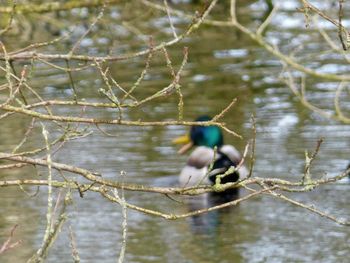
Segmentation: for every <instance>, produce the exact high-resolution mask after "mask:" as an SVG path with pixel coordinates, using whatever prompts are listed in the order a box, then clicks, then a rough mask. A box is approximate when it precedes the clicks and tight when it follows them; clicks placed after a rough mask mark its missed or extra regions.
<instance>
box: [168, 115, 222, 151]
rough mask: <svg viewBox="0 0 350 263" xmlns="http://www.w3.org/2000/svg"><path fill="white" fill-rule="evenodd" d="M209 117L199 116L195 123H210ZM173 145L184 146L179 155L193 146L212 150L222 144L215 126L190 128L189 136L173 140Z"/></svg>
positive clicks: (219, 132) (220, 135) (220, 136)
mask: <svg viewBox="0 0 350 263" xmlns="http://www.w3.org/2000/svg"><path fill="white" fill-rule="evenodd" d="M210 120H211V118H210V117H209V116H201V117H199V118H197V119H196V121H210ZM174 143H177V144H185V145H184V146H183V147H182V148H181V149H180V150H179V153H181V154H182V153H184V152H186V151H187V150H189V149H190V148H191V147H192V146H193V145H196V146H206V147H210V148H214V147H215V146H217V147H220V146H221V145H222V144H223V135H222V132H221V130H220V128H219V127H217V126H192V127H191V130H190V134H189V135H185V136H182V137H179V138H177V139H175V140H174Z"/></svg>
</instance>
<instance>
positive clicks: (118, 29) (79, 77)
mask: <svg viewBox="0 0 350 263" xmlns="http://www.w3.org/2000/svg"><path fill="white" fill-rule="evenodd" d="M174 2H175V4H174V5H173V7H174V8H179V9H182V10H187V11H188V12H192V11H194V10H197V9H200V8H201V7H200V6H198V5H195V4H191V3H187V2H189V1H174ZM241 2H242V1H241ZM319 2H321V1H319ZM297 7H299V4H298V1H283V4H281V6H280V10H279V11H278V13H277V14H276V16H275V17H274V19H273V20H272V23H271V26H270V27H269V28H268V31H267V32H266V35H265V37H266V38H267V39H268V41H269V42H271V43H274V44H277V45H278V46H279V48H280V49H281V51H283V52H284V53H291V52H295V56H297V57H301V58H302V59H300V62H301V63H303V64H305V65H306V66H309V67H311V68H313V69H317V70H319V71H321V72H331V73H343V74H348V72H349V70H350V67H349V65H348V64H346V63H345V62H343V60H342V57H341V56H340V55H336V54H334V53H333V52H327V50H329V48H328V47H327V44H326V43H325V41H324V40H323V39H322V37H321V36H320V34H319V33H318V32H317V30H315V29H314V28H313V27H312V26H311V27H310V28H305V19H304V17H303V14H301V13H299V12H296V11H295V9H296V8H297ZM326 7H327V8H328V10H331V9H330V8H331V7H333V6H332V5H331V4H329V6H326ZM228 10H229V9H228V5H227V4H224V3H223V2H220V3H219V5H218V6H217V7H216V9H215V10H214V13H213V15H214V17H215V18H216V19H226V18H227V16H226V14H227V13H228ZM238 10H239V19H240V21H242V23H243V24H244V25H246V26H248V27H249V28H254V27H256V26H257V25H258V24H259V23H260V22H261V19H262V17H263V16H264V12H265V10H266V5H265V3H264V2H263V1H256V2H255V1H249V2H246V3H244V4H239V8H238ZM97 13H98V12H97V11H96V10H95V11H91V10H90V11H89V10H88V9H83V10H82V11H79V10H78V9H77V10H74V11H72V12H71V13H69V14H68V13H64V12H62V13H57V14H55V15H52V16H50V15H47V14H46V15H30V16H28V17H27V19H24V18H23V17H22V20H23V21H22V20H21V21H22V23H23V25H25V27H24V26H23V28H19V29H18V30H19V31H20V32H21V30H22V31H23V34H21V35H20V36H19V35H9V36H8V37H7V38H4V40H3V41H4V43H5V45H6V46H8V49H9V50H15V49H16V48H19V47H23V46H25V45H26V44H28V43H32V42H34V41H47V40H49V39H52V38H54V37H55V35H56V34H57V33H59V31H57V30H58V29H57V28H58V27H64V28H66V30H69V29H73V28H74V29H75V31H74V33H73V35H72V36H71V39H70V40H65V41H63V42H59V43H58V44H56V45H55V46H54V48H53V47H52V48H46V50H45V49H44V50H45V52H51V53H54V52H58V51H60V50H67V49H69V48H71V47H72V45H73V43H75V41H77V39H79V37H80V36H81V35H82V34H83V32H84V30H86V27H87V25H88V24H89V23H88V22H89V21H92V20H93V18H94V17H95V15H96V14H97ZM346 14H347V10H346ZM57 21H59V23H58V22H57ZM122 21H124V22H127V24H124V26H122V24H121V22H122ZM173 21H174V25H175V27H176V28H177V29H178V30H179V32H181V31H182V30H183V29H184V28H186V26H187V25H188V21H187V20H184V19H180V18H174V19H173ZM344 23H345V24H348V23H349V20H347V17H346V16H344ZM320 25H321V26H322V28H324V29H325V30H328V31H329V33H330V34H332V36H334V38H333V39H334V40H335V41H338V40H337V30H336V29H335V28H333V27H332V26H331V25H329V24H327V23H326V22H322V23H321V22H320ZM136 29H137V30H139V31H140V32H142V33H143V34H144V35H140V34H139V35H135V32H136ZM24 33H25V34H24ZM150 34H152V35H153V37H154V41H155V42H156V43H160V42H161V41H165V40H167V39H171V31H169V24H168V18H167V16H166V15H165V14H164V13H162V12H158V11H154V10H153V11H152V9H150V8H149V7H145V6H143V5H142V4H140V3H138V1H130V2H129V3H127V4H119V5H116V6H114V7H113V8H106V10H105V16H104V18H103V19H102V20H101V21H100V23H98V24H97V26H96V27H95V28H94V29H93V30H92V33H91V34H89V35H87V36H86V38H85V39H84V40H83V41H82V43H81V48H80V49H79V50H78V53H82V54H91V55H96V54H107V53H108V52H111V53H112V54H119V53H122V52H128V51H135V50H139V49H141V48H142V47H144V46H145V45H146V44H145V43H143V41H144V40H145V39H146V41H147V37H146V35H150ZM18 39H20V40H21V41H19V40H18ZM337 43H338V42H337ZM184 46H187V47H188V48H189V60H188V64H187V65H186V67H185V70H184V71H183V74H182V77H181V81H180V84H181V86H182V93H183V95H184V105H185V106H184V110H185V119H187V120H193V119H195V118H196V117H197V116H199V115H203V114H208V115H212V116H213V115H215V114H216V113H218V112H220V111H221V110H222V109H223V108H224V107H225V106H226V105H228V103H230V102H231V100H232V99H233V98H237V99H238V101H237V103H236V105H235V106H234V107H233V109H232V110H231V111H230V112H229V113H228V114H227V115H226V116H225V118H224V121H225V122H226V123H227V124H228V126H229V127H230V128H232V129H233V130H234V131H236V132H238V133H239V134H241V135H242V136H243V139H242V140H241V139H238V138H236V137H232V136H229V134H225V141H226V142H227V143H231V144H233V145H235V146H236V147H237V148H238V149H239V150H241V151H243V149H244V147H245V145H246V143H247V141H249V140H250V139H251V138H252V130H251V119H250V116H251V115H252V114H254V115H255V118H256V124H257V138H256V164H255V171H254V175H256V176H259V177H277V178H282V179H288V180H297V179H298V178H300V177H301V175H302V172H303V168H304V165H305V154H304V153H305V150H308V151H309V152H312V151H313V150H314V148H315V146H316V142H317V140H318V139H319V138H320V137H323V138H324V143H323V144H322V146H321V150H320V152H319V155H318V157H317V159H316V161H315V162H314V166H313V168H312V173H313V174H314V176H315V177H322V176H332V175H336V174H339V173H341V172H342V171H343V170H344V169H345V168H346V166H347V164H348V161H349V148H350V141H349V137H350V129H349V125H345V124H342V123H339V122H336V121H331V120H328V119H325V118H323V117H321V116H319V115H318V114H316V113H313V112H310V110H308V109H305V108H304V107H303V106H301V104H300V103H299V101H298V100H297V99H296V98H295V96H294V95H293V94H292V92H291V90H290V89H289V88H288V87H287V86H286V85H285V84H284V83H283V82H282V81H281V78H280V77H281V76H280V75H281V69H282V68H281V64H280V62H279V61H278V60H277V59H276V58H274V57H273V56H272V55H271V54H269V53H268V52H266V51H265V50H264V49H263V48H261V47H260V46H258V45H257V44H256V43H254V42H252V41H251V40H250V39H249V38H248V37H247V36H246V35H244V34H242V33H241V32H239V31H237V30H234V29H232V28H227V27H224V28H217V27H212V26H207V25H203V26H202V27H201V28H200V29H199V30H198V31H196V32H195V33H194V34H193V35H191V37H188V38H186V39H185V40H184V41H183V42H180V43H179V44H177V45H175V46H172V47H171V48H169V49H168V52H169V55H170V57H171V59H172V62H173V65H174V67H175V68H178V67H179V66H180V63H181V60H182V56H183V51H182V50H183V47H184ZM57 50H58V51H57ZM25 63H28V62H21V63H19V62H16V63H15V66H16V67H17V68H18V69H20V66H21V65H23V64H25ZM3 64H4V63H3V62H1V65H3ZM72 64H73V65H75V66H76V64H74V63H72ZM57 65H60V66H63V67H64V66H65V63H62V62H59V63H57ZM144 65H145V58H144V57H140V58H136V59H132V60H129V61H122V62H113V63H111V64H110V65H109V66H110V71H111V74H112V75H113V77H114V78H115V79H116V80H117V81H118V82H119V83H120V84H121V85H122V86H123V87H126V88H130V87H131V86H132V83H133V82H134V81H135V80H136V79H137V78H138V76H139V75H140V72H141V71H142V69H143V67H144ZM1 74H2V73H1ZM32 74H33V75H32V80H31V81H30V83H31V85H32V86H33V87H35V89H36V90H37V92H38V93H39V94H40V95H41V96H43V97H44V98H46V99H49V98H50V99H72V97H73V94H72V90H71V88H70V81H69V76H68V75H67V74H65V73H64V72H62V71H60V70H59V69H55V68H53V67H51V66H49V65H46V64H44V63H40V62H38V63H36V64H35V67H34V69H33V72H32ZM72 77H73V79H74V82H75V89H76V90H77V95H78V96H79V97H80V98H85V99H86V100H87V101H103V102H107V101H106V99H105V98H103V97H102V96H101V94H100V93H99V92H98V90H99V89H100V88H101V87H102V86H103V82H102V81H101V76H100V74H99V72H98V71H97V70H96V69H92V68H89V69H86V70H83V71H81V72H73V73H72ZM0 78H1V83H4V82H5V79H4V76H1V75H0ZM171 81H172V79H171V73H170V71H169V70H168V68H167V67H166V62H165V59H164V55H163V54H162V53H157V54H155V55H154V58H153V59H152V61H151V67H150V71H149V72H148V74H147V75H146V78H145V81H144V82H142V84H141V85H140V86H139V87H138V88H137V90H136V91H135V96H137V97H138V98H142V97H146V96H148V95H150V94H152V93H153V92H155V91H157V90H160V89H162V88H163V87H165V86H166V85H168V84H169V83H170V82H171ZM306 84H307V96H308V99H309V100H310V101H312V102H313V103H315V104H316V105H318V106H319V107H322V108H325V109H329V110H332V108H333V100H334V94H335V91H336V89H337V86H338V84H337V83H334V82H331V81H328V80H319V79H313V78H308V79H307V81H306ZM341 100H342V104H341V105H342V107H343V108H344V112H345V113H349V109H350V104H349V93H344V94H343V95H342V97H341ZM177 102H178V99H177V97H176V94H174V95H172V96H169V97H166V98H160V99H157V100H154V101H152V102H150V103H146V104H144V105H143V106H142V107H140V108H137V109H127V110H125V111H124V118H125V119H130V120H138V119H139V118H142V120H159V121H160V120H174V119H176V117H177ZM54 109H55V112H56V113H57V114H62V115H63V114H67V115H68V114H69V115H76V116H78V115H79V114H80V113H81V108H73V107H71V108H69V107H60V108H58V107H57V108H54ZM85 114H86V116H92V117H96V118H97V117H98V118H116V116H117V114H116V111H115V110H108V111H106V110H103V109H101V110H98V111H95V112H94V111H93V110H92V109H87V110H86V112H85ZM29 122H30V119H26V118H24V117H23V116H19V115H18V116H17V115H16V116H15V115H14V116H12V117H10V118H8V119H3V120H0V123H1V125H0V139H1V140H0V146H1V151H11V149H13V147H14V146H15V145H16V144H18V143H19V142H20V140H21V138H22V137H21V136H22V135H23V134H24V133H25V131H26V127H27V125H28V123H29ZM84 127H86V128H87V129H88V130H89V131H92V132H93V133H92V134H91V135H90V136H87V137H85V138H81V139H78V140H74V141H71V142H69V143H67V144H66V145H65V146H64V147H63V148H62V149H61V150H60V151H59V152H58V153H57V154H56V155H55V156H54V157H53V158H54V161H56V162H62V163H67V164H71V165H76V166H79V167H82V168H86V169H91V170H94V171H99V172H100V173H102V174H103V177H106V178H112V179H113V178H116V179H120V176H119V174H120V172H121V171H125V172H126V176H125V180H127V181H129V182H134V183H139V184H144V185H151V186H176V183H177V175H178V173H179V172H180V170H181V167H183V166H184V164H185V162H186V156H179V155H177V153H176V151H177V149H176V147H175V146H174V145H172V143H171V141H172V139H173V138H175V137H177V136H179V135H182V134H184V133H185V132H186V131H187V130H188V129H187V128H186V127H181V126H169V127H143V128H142V127H140V128H139V127H125V126H112V125H110V126H103V125H101V129H103V130H104V131H106V132H108V133H111V134H114V135H116V136H114V137H108V136H106V135H105V134H103V133H101V132H100V131H99V130H98V129H96V127H95V126H87V125H81V128H84ZM47 128H48V129H49V131H50V138H52V139H53V138H55V136H57V135H58V132H57V126H56V125H53V124H47ZM40 129H41V125H40V123H39V122H37V123H36V126H35V128H34V131H35V135H33V136H31V137H30V139H29V140H28V142H27V144H26V145H25V148H26V149H32V148H34V147H39V146H43V145H44V140H43V138H42V135H41V131H40ZM46 174H47V173H46V170H44V169H39V175H40V176H42V177H43V178H45V176H46ZM36 176H37V172H36V170H35V169H34V168H32V167H27V168H25V169H22V170H18V171H15V170H4V171H1V173H0V179H1V180H4V179H11V178H21V179H24V178H35V177H36ZM66 176H73V178H75V177H77V176H75V175H68V174H67V175H66ZM55 178H57V179H61V177H60V176H59V175H58V174H55ZM25 189H26V190H27V191H28V192H29V193H31V194H33V193H35V192H36V188H25ZM245 193H246V192H245V191H244V190H242V191H241V195H244V194H245ZM54 194H55V196H56V197H57V195H58V190H55V192H54ZM289 196H291V197H293V198H295V199H296V200H298V201H301V202H304V203H306V204H314V205H315V206H317V207H318V208H320V209H322V210H324V211H327V212H328V213H331V214H333V215H335V216H338V217H346V218H349V216H350V213H349V211H350V209H349V200H350V184H349V181H348V180H347V179H345V180H342V181H340V182H337V183H335V184H329V185H326V186H322V187H320V188H317V189H316V190H314V191H312V192H308V193H299V194H291V195H289ZM0 198H1V206H0V244H1V243H2V242H3V240H5V239H6V237H7V235H8V232H9V231H10V229H11V227H12V226H13V225H15V224H18V225H19V228H18V229H17V231H16V234H15V240H17V239H21V240H22V244H21V245H20V246H18V247H17V248H15V249H13V250H10V251H8V252H6V253H5V254H3V255H2V256H1V257H0V262H25V261H26V260H27V259H28V258H29V257H30V256H31V255H32V254H33V253H34V252H35V251H36V249H37V248H38V247H39V246H40V244H41V242H42V238H43V235H44V229H45V224H46V207H47V189H46V188H45V187H41V188H40V189H39V192H38V193H37V194H36V195H34V196H32V197H29V196H28V195H27V194H26V193H24V192H23V191H22V190H20V189H19V188H17V187H12V188H10V187H6V188H1V191H0ZM176 198H177V199H182V198H181V197H176ZM126 199H127V201H128V202H129V203H131V204H135V205H139V206H142V207H146V208H150V209H156V210H160V211H163V212H169V213H170V212H172V213H176V214H181V213H185V212H188V211H189V210H191V209H194V208H197V207H202V205H203V200H202V199H201V198H194V199H191V200H188V199H187V198H184V200H183V201H184V202H180V203H179V202H175V201H174V200H172V199H170V198H167V197H165V196H162V195H159V194H152V193H138V192H127V193H126ZM67 214H68V219H67V222H66V223H65V225H64V226H63V228H62V232H61V233H60V235H59V237H58V239H57V241H56V242H55V244H54V245H53V247H52V249H51V250H50V252H49V256H48V260H47V262H72V259H71V248H70V239H69V227H71V229H72V230H73V232H74V233H75V236H76V243H77V249H78V252H79V255H80V258H81V262H106V263H109V262H116V261H117V259H118V256H119V252H120V244H121V240H122V226H121V225H122V214H121V207H120V206H118V205H116V204H113V203H110V202H108V201H106V200H105V199H104V198H103V197H101V196H100V195H99V194H97V193H92V192H88V193H86V194H85V195H84V198H80V197H79V195H78V194H77V193H74V194H73V204H72V205H71V206H69V207H68V211H67ZM349 241H350V228H349V227H344V226H339V225H337V224H336V223H334V222H332V221H329V220H327V219H324V218H321V217H319V216H316V215H314V214H311V213H310V212H308V211H306V210H303V209H301V208H298V207H295V206H292V205H291V204H288V203H284V202H282V201H280V200H276V199H273V198H271V197H269V196H265V195H261V196H259V197H257V198H253V199H251V200H248V201H247V202H243V203H241V204H240V205H239V206H236V207H232V208H229V209H223V210H219V211H215V212H211V213H208V214H204V215H201V216H196V217H190V218H186V219H179V220H175V221H167V220H165V219H161V218H158V217H154V216H150V215H145V214H142V213H140V212H135V211H132V210H128V227H127V246H126V255H125V262H133V263H136V262H140V263H141V262H142V263H144V262H170V263H171V262H193V263H197V262H349V255H350V242H349Z"/></svg>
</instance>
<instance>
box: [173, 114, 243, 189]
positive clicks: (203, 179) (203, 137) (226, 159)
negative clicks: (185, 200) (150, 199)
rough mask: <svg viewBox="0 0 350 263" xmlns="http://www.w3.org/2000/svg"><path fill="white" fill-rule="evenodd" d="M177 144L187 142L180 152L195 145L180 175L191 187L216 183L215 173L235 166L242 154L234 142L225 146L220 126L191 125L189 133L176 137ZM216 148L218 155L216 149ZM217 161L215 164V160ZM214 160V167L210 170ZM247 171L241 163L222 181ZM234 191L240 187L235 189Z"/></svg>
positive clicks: (223, 171) (232, 178) (233, 180)
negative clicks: (233, 144) (234, 145)
mask: <svg viewBox="0 0 350 263" xmlns="http://www.w3.org/2000/svg"><path fill="white" fill-rule="evenodd" d="M209 120H211V118H210V117H208V116H201V117H199V118H198V119H196V121H209ZM173 142H174V143H175V144H184V146H182V147H181V148H180V150H179V151H178V153H180V154H184V153H185V152H186V151H188V150H189V149H190V148H192V147H193V146H196V148H195V149H194V150H193V151H192V153H191V154H190V156H189V158H188V160H187V164H186V166H185V167H184V168H183V169H182V171H181V173H180V176H179V183H180V185H181V186H182V187H190V186H195V185H198V184H201V183H203V184H214V183H215V179H216V176H217V175H219V174H223V173H225V172H226V171H227V170H228V169H229V168H230V167H231V166H234V167H236V166H237V165H238V164H239V163H240V161H241V159H242V157H241V155H240V153H239V152H238V151H237V150H236V148H235V147H233V146H232V145H224V139H223V135H222V132H221V129H220V128H219V127H217V126H192V127H191V130H190V133H189V134H188V135H185V136H182V137H179V138H176V139H175V140H174V141H173ZM215 147H217V152H216V154H215V151H214V148H215ZM214 156H215V160H214V163H213V159H214ZM212 163H213V166H212V170H211V171H208V170H209V166H210V164H212ZM247 174H248V171H247V169H246V168H245V167H244V166H241V167H240V168H239V169H238V170H237V171H235V172H234V173H232V174H229V175H227V176H225V177H224V178H223V179H222V180H221V183H227V182H236V181H237V180H238V179H239V177H240V176H243V177H244V176H247ZM232 190H233V191H234V192H236V191H237V189H232Z"/></svg>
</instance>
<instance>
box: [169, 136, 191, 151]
mask: <svg viewBox="0 0 350 263" xmlns="http://www.w3.org/2000/svg"><path fill="white" fill-rule="evenodd" d="M173 143H175V144H184V146H182V147H181V148H180V149H179V150H178V151H177V153H178V154H184V153H185V152H187V151H188V150H189V149H191V148H192V146H193V142H192V141H191V138H190V136H188V135H184V136H181V137H178V138H176V139H174V140H173Z"/></svg>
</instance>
